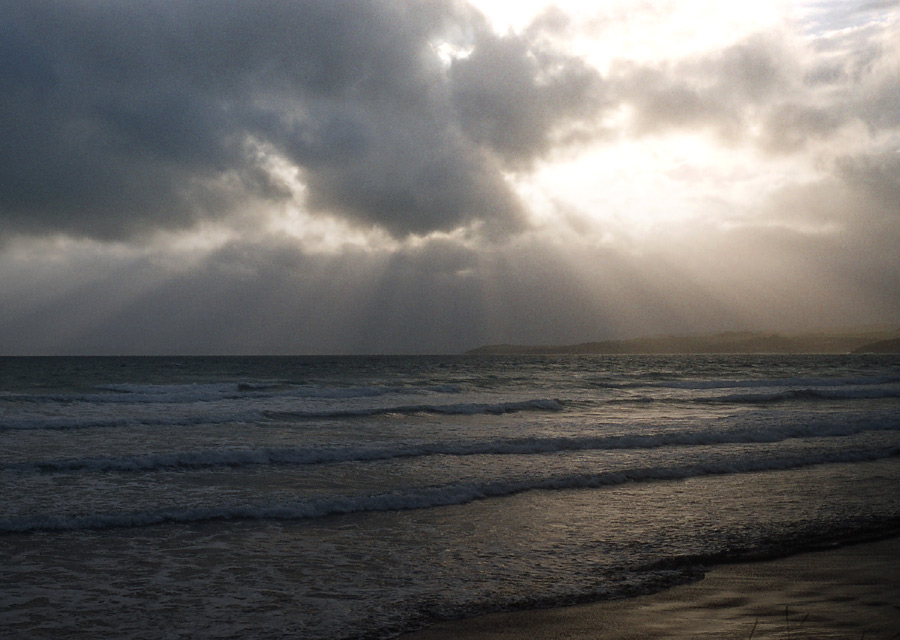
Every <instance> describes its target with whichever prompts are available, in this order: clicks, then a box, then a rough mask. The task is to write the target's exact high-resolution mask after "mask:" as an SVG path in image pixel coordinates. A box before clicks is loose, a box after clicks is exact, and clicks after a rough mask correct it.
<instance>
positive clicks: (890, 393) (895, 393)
mask: <svg viewBox="0 0 900 640" xmlns="http://www.w3.org/2000/svg"><path fill="white" fill-rule="evenodd" d="M882 398H900V387H857V388H849V389H837V388H825V389H814V388H796V389H793V388H792V389H785V390H782V391H776V392H770V393H735V394H727V395H722V396H711V397H704V398H698V399H697V400H698V401H699V402H721V403H729V404H771V403H777V402H787V401H790V400H809V401H816V400H878V399H882Z"/></svg>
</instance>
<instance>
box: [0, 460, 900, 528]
mask: <svg viewBox="0 0 900 640" xmlns="http://www.w3.org/2000/svg"><path fill="white" fill-rule="evenodd" d="M898 455H900V447H889V448H881V449H869V450H847V451H831V452H826V453H818V454H814V455H808V456H799V455H791V456H773V457H769V458H760V457H758V456H756V455H745V456H741V457H737V458H731V459H727V460H722V461H709V462H706V463H697V464H690V465H684V466H678V465H674V466H664V467H636V468H633V469H626V470H621V471H607V472H599V473H577V474H564V475H553V476H544V477H541V476H538V477H532V478H524V479H510V480H499V481H493V482H484V483H477V482H464V483H456V484H450V485H442V486H429V487H418V488H410V489H405V490H400V491H393V492H388V493H379V494H371V495H346V496H323V497H315V498H308V499H306V500H301V501H296V502H286V503H281V504H239V505H222V506H213V507H196V508H175V509H163V510H159V511H140V512H129V513H107V514H84V515H67V514H36V515H31V516H26V517H22V518H0V532H3V533H23V532H29V531H71V530H83V529H108V528H115V527H142V526H150V525H157V524H165V523H195V522H204V521H210V520H238V519H241V520H303V519H313V518H320V517H324V516H331V515H341V514H349V513H363V512H372V511H404V510H413V509H428V508H434V507H442V506H450V505H461V504H467V503H469V502H474V501H476V500H483V499H487V498H499V497H504V496H510V495H514V494H518V493H523V492H525V491H536V490H545V491H560V490H567V489H591V488H601V487H604V486H611V485H622V484H627V483H632V482H647V481H672V480H683V479H687V478H694V477H700V476H707V475H726V474H739V473H752V472H762V471H780V470H788V469H797V468H801V467H807V466H812V465H818V464H834V463H850V462H864V461H875V460H881V459H885V458H889V457H896V456H898Z"/></svg>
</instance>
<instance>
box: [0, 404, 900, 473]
mask: <svg viewBox="0 0 900 640" xmlns="http://www.w3.org/2000/svg"><path fill="white" fill-rule="evenodd" d="M877 431H900V421H898V420H895V419H889V420H887V421H885V422H875V421H873V420H872V419H871V418H870V417H867V419H865V420H857V421H852V420H847V419H844V420H841V421H840V422H834V423H823V422H816V423H809V424H803V425H794V426H790V427H768V428H753V429H732V430H727V431H723V430H720V429H715V430H713V429H703V430H696V431H690V430H689V431H664V432H658V433H650V434H628V435H613V436H593V437H592V436H586V437H585V436H582V437H537V436H535V437H523V438H506V439H498V440H475V441H461V442H427V443H402V444H399V445H394V446H380V447H379V446H375V447H373V446H368V447H333V446H332V447H314V448H304V447H281V448H276V447H261V448H257V449H214V450H205V451H183V452H172V453H149V454H141V455H133V456H117V457H103V456H97V457H89V458H72V459H62V460H42V461H34V462H21V463H12V464H7V465H0V470H3V471H19V472H70V471H93V472H107V471H119V472H134V471H162V470H167V469H199V468H204V467H216V466H222V467H224V466H230V467H242V466H253V465H311V464H327V463H342V462H366V461H375V460H391V459H395V458H412V457H422V456H435V455H448V456H472V455H535V454H548V453H560V452H565V451H589V450H614V449H657V448H662V447H670V446H711V445H730V444H766V443H776V442H783V441H785V440H789V439H796V438H835V437H846V436H853V435H857V434H860V433H864V432H877Z"/></svg>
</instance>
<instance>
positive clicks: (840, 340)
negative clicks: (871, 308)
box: [466, 327, 900, 355]
mask: <svg viewBox="0 0 900 640" xmlns="http://www.w3.org/2000/svg"><path fill="white" fill-rule="evenodd" d="M850 352H853V353H900V327H893V328H871V329H858V330H849V331H835V332H820V333H804V334H793V335H781V334H778V333H766V332H753V331H730V332H726V333H716V334H709V335H688V336H650V337H642V338H633V339H629V340H603V341H600V342H583V343H580V344H570V345H521V344H495V345H485V346H481V347H478V348H476V349H471V350H469V351H466V355H544V354H608V355H613V354H678V353H684V354H702V353H850Z"/></svg>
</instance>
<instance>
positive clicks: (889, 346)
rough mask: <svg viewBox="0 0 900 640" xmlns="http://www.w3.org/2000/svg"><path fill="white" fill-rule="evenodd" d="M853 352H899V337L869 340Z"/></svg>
mask: <svg viewBox="0 0 900 640" xmlns="http://www.w3.org/2000/svg"><path fill="white" fill-rule="evenodd" d="M853 353H900V338H894V339H892V340H879V341H878V342H870V343H868V344H864V345H863V346H861V347H857V348H856V349H854V350H853Z"/></svg>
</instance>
